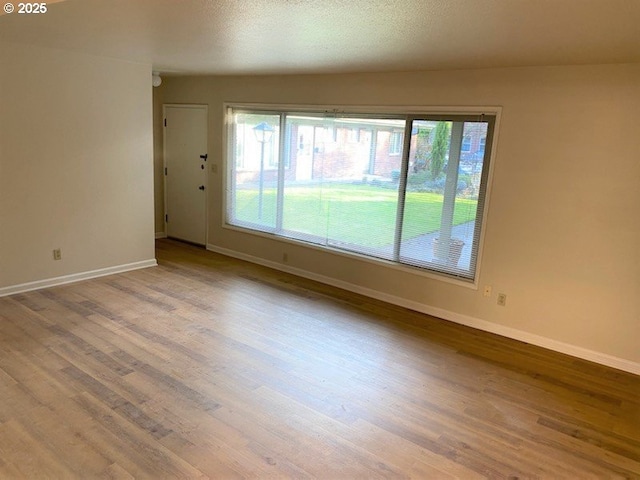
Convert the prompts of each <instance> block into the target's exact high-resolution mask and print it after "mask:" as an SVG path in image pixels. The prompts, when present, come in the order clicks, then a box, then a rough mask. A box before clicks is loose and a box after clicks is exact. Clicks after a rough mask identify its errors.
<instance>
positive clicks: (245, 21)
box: [0, 0, 640, 74]
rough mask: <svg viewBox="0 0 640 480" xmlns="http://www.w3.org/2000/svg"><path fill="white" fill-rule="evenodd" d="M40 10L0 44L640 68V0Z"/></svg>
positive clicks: (397, 65) (303, 61)
mask: <svg viewBox="0 0 640 480" xmlns="http://www.w3.org/2000/svg"><path fill="white" fill-rule="evenodd" d="M3 1H4V0H3ZM14 4H17V2H15V1H14ZM48 7H49V8H48V12H47V13H46V14H43V15H18V14H17V13H15V12H14V13H12V14H5V15H2V16H0V41H7V42H15V43H27V44H35V45H42V46H48V47H53V48H62V49H68V50H73V51H78V52H85V53H90V54H95V55H103V56H108V57H114V58H120V59H126V60H131V61H136V62H142V63H150V64H152V65H153V68H154V69H155V70H159V71H161V72H164V73H169V72H176V73H196V74H205V73H206V74H237V73H252V74H255V73H317V72H366V71H402V70H425V69H457V68H484V67H505V66H529V65H566V64H588V63H626V62H640V0H217V1H205V0H66V1H61V0H57V1H53V2H52V1H49V2H48Z"/></svg>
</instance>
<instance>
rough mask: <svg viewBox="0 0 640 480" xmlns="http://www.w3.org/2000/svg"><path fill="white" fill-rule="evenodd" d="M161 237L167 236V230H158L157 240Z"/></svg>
mask: <svg viewBox="0 0 640 480" xmlns="http://www.w3.org/2000/svg"><path fill="white" fill-rule="evenodd" d="M159 238H167V232H156V240H157V239H159Z"/></svg>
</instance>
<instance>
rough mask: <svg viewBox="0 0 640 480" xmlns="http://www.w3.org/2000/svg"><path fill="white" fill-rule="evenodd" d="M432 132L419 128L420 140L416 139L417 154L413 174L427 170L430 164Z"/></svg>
mask: <svg viewBox="0 0 640 480" xmlns="http://www.w3.org/2000/svg"><path fill="white" fill-rule="evenodd" d="M430 136H431V130H428V129H426V128H418V138H417V139H416V154H415V160H414V164H413V173H418V172H421V171H422V170H426V169H427V166H428V164H429V137H430Z"/></svg>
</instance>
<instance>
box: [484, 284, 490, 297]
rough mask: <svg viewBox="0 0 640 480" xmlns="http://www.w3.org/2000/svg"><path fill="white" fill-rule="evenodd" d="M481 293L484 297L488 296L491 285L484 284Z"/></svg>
mask: <svg viewBox="0 0 640 480" xmlns="http://www.w3.org/2000/svg"><path fill="white" fill-rule="evenodd" d="M483 295H484V296H485V297H490V296H491V285H485V286H484V293H483Z"/></svg>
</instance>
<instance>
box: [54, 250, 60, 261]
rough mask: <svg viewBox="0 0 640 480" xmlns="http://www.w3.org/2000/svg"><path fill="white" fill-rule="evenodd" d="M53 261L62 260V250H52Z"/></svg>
mask: <svg viewBox="0 0 640 480" xmlns="http://www.w3.org/2000/svg"><path fill="white" fill-rule="evenodd" d="M53 259H54V260H62V250H61V249H59V248H56V249H54V250H53Z"/></svg>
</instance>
